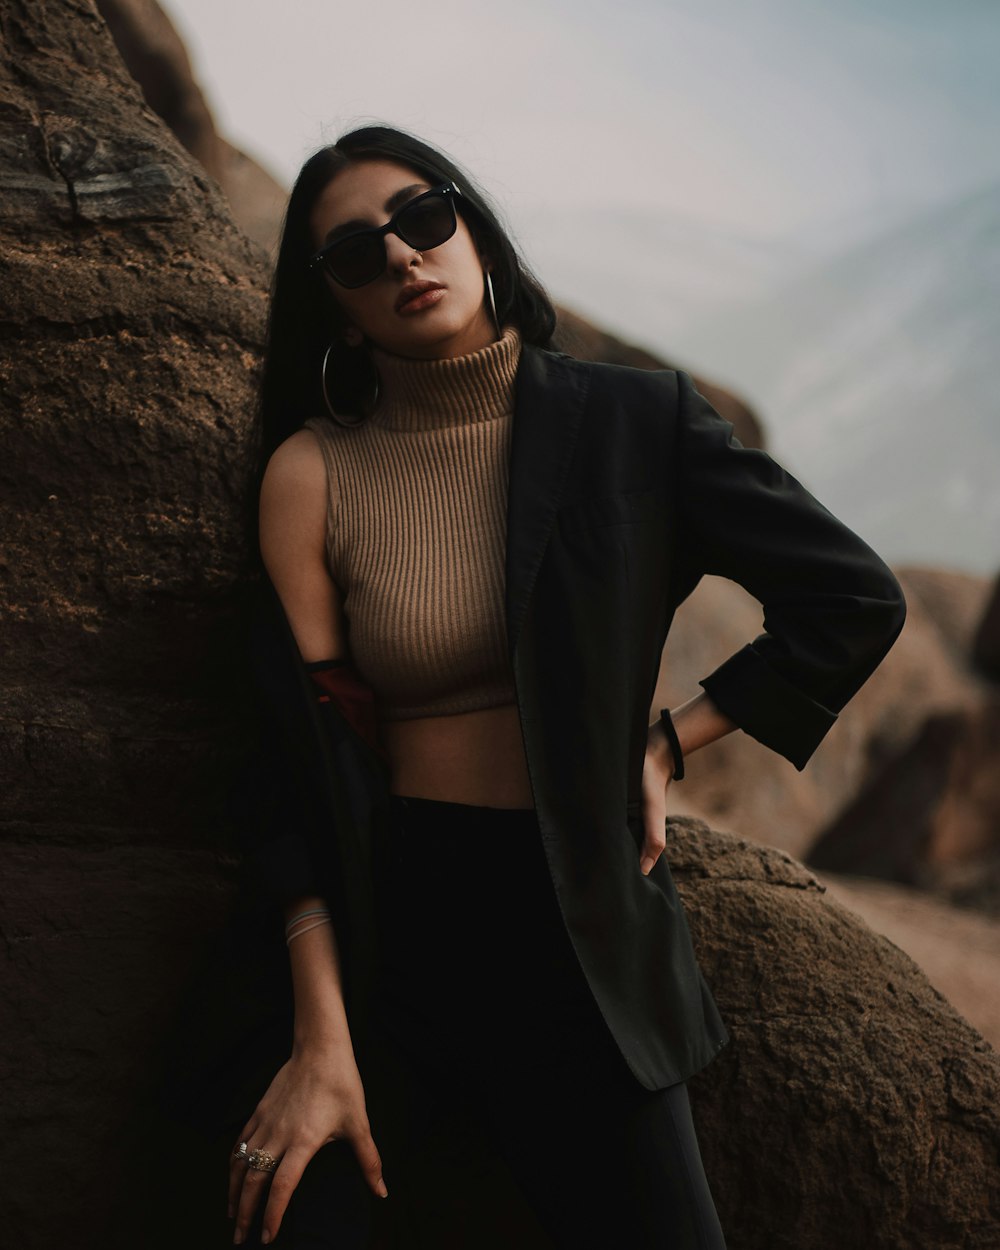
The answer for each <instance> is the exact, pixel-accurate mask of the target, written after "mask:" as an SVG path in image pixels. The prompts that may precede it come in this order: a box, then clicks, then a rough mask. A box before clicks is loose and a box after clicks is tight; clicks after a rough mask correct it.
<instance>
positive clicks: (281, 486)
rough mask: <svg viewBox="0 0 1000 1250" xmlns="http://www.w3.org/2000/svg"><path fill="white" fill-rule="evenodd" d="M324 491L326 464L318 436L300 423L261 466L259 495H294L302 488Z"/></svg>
mask: <svg viewBox="0 0 1000 1250" xmlns="http://www.w3.org/2000/svg"><path fill="white" fill-rule="evenodd" d="M303 490H304V491H306V492H309V493H314V492H318V493H322V494H324V495H325V493H326V465H325V462H324V460H323V450H322V448H321V447H320V444H319V439H318V438H317V436H316V435H315V434H314V433H313V431H312V430H310V429H308V428H307V427H303V428H302V429H301V430H296V432H295V433H294V434H292V435H290V436H289V437H288V438H286V439H285V441H284V442H283V443H282V444H281V445H280V446H279V447H278V448H277V449H276V450H275V451H274V453H273V454H272V456H271V459H270V460H269V461H268V462H267V468H266V469H265V470H264V478H263V481H262V482H261V498H262V499H263V497H264V495H265V494H267V495H269V496H275V497H277V498H281V497H283V496H285V495H291V496H297V495H299V494H301V492H302V491H303Z"/></svg>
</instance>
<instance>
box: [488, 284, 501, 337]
mask: <svg viewBox="0 0 1000 1250" xmlns="http://www.w3.org/2000/svg"><path fill="white" fill-rule="evenodd" d="M486 298H487V299H488V300H489V303H490V312H491V313H492V314H493V324H494V325H495V326H496V328H497V334H498V335H499V336H500V337H503V331H502V330H501V329H500V318H499V317H498V316H497V302H496V299H495V298H494V296H493V278H492V277H491V276H490V271H489V270H488V269H487V270H486Z"/></svg>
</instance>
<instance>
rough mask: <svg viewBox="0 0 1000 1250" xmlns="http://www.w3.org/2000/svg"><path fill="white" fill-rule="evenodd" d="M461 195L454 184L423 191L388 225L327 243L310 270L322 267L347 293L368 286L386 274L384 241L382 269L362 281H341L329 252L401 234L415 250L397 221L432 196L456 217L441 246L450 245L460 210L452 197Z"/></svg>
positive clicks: (395, 215) (362, 230) (392, 218)
mask: <svg viewBox="0 0 1000 1250" xmlns="http://www.w3.org/2000/svg"><path fill="white" fill-rule="evenodd" d="M461 194H462V192H461V191H460V190H459V189H458V187H457V186H455V184H454V183H453V182H442V183H440V184H439V185H438V186H436V187H431V188H430V189H429V190H427V191H421V193H420V194H419V195H415V196H414V197H413V199H412V200H407V201H406V203H405V204H400V206H399V208H397V209H396V211H395V212H394V213H393V215H392V216H391V217H390V218H389V220H388V221H387V222H386V223H385V225H384V226H365V227H363V228H362V229H360V230H352V231H351V233H350V234H345V235H342V236H341V237H340V238H339V239H334V240H333V242H332V243H327V244H325V245H324V246H323V247H321V248H320V249H319V251H318V252H315V253H313V255H312V256H310V258H309V268H310V269H315V268H317V267H318V266H322V267H323V272H324V273H327V274H329V275H330V277H331V278H332V279H333V280H334V282H336V283H337V284H338V285H339V286H342V287H345V288H346V289H347V290H348V291H356V290H357V289H358V288H359V287H363V286H367V285H368V283H369V282H374V281H375V279H376V278H378V277H381V275H382V274H383V273H385V270H386V265H387V263H388V257H387V254H386V250H385V243H384V242H383V243H382V265H381V268H379V269H378V270H377V272H375V273H373V274H372V276H371V277H370V278H365V279H364V281H363V282H345V281H344V280H343V279H342V278H338V277H337V275H336V274H335V273H334V272H333V270H332V269H331V267H330V263H329V256H330V253H331V252H332V251H334V250H336V249H337V248H338V247H342V246H343V245H344V244H345V243H349V242H350V241H351V240H352V239H358V238H362V237H364V238H370V239H375V240H378V241H382V240H384V239H385V236H386V235H387V234H395V235H398V236H399V238H401V239H402V240H403V242H404V243H406V244H408V245H409V246H410V247H416V246H417V245H416V244H415V243H411V242H410V240H409V239H408V238H407V237H406V235H405V234H402V233H401V232H400V230H399V229H398V222H399V219H400V217H402V216H403V214H404V213H406V212H407V211H408V210H409V209H411V208H413V206H414V205H416V204H419V203H421V202H422V201H423V200H426V199H429V198H430V197H432V196H436V197H438V198H440V199H443V200H445V201H446V203H448V205H449V206H450V208H451V211H452V217H453V218H454V220H453V222H452V228H451V233H450V234H448V235H446V236H445V238H443V239H442V240H441V243H447V242H448V240H449V239H450V238H452V237H453V235H454V234H455V231H456V230H457V229H458V207H457V205H456V203H455V201H454V200H453V199H451V198H449V197H451V196H460V195H461ZM441 243H434V244H432V245H431V247H423V248H419V249H418V250H419V251H423V252H429V251H431V249H432V248H434V247H440V246H441Z"/></svg>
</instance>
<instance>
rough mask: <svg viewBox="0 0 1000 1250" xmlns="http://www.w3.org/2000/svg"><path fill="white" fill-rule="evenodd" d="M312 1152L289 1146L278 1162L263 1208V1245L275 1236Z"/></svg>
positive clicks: (301, 1147) (261, 1236) (300, 1147)
mask: <svg viewBox="0 0 1000 1250" xmlns="http://www.w3.org/2000/svg"><path fill="white" fill-rule="evenodd" d="M314 1154H315V1151H312V1150H307V1149H306V1148H305V1147H304V1146H290V1147H289V1148H288V1150H287V1151H286V1152H285V1154H284V1156H283V1157H282V1160H281V1162H280V1163H279V1164H278V1168H277V1170H276V1171H275V1173H274V1175H273V1177H272V1179H271V1189H270V1192H269V1193H268V1195H267V1206H266V1207H265V1209H264V1220H263V1228H262V1230H261V1235H260V1239H261V1241H262V1242H263V1243H264V1245H265V1246H266V1245H267V1244H268V1243H269V1242H272V1241H273V1240H274V1239H275V1237H277V1235H278V1229H279V1228H280V1227H281V1221H282V1220H283V1219H284V1218H285V1211H286V1210H287V1208H288V1203H289V1202H290V1201H291V1197H292V1194H293V1193H294V1192H295V1188H296V1186H297V1185H298V1183H299V1181H300V1180H301V1179H302V1173H303V1172H304V1171H305V1170H306V1165H307V1164H308V1163H309V1160H310V1159H311V1158H312V1157H313V1155H314Z"/></svg>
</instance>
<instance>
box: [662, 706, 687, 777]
mask: <svg viewBox="0 0 1000 1250" xmlns="http://www.w3.org/2000/svg"><path fill="white" fill-rule="evenodd" d="M660 724H661V725H662V726H663V731H664V733H665V734H666V735H667V741H668V742H669V743H670V751H671V754H672V755H673V757H674V772H673V776H672V777H671V778H670V780H671V781H683V780H684V756H683V754H682V752H681V744H680V739H679V738H678V737H677V730H676V729H675V728H674V722H673V719H672V718H671V715H670V709H669V708H667V707H665V708H663V709H662V711H661V712H660Z"/></svg>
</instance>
